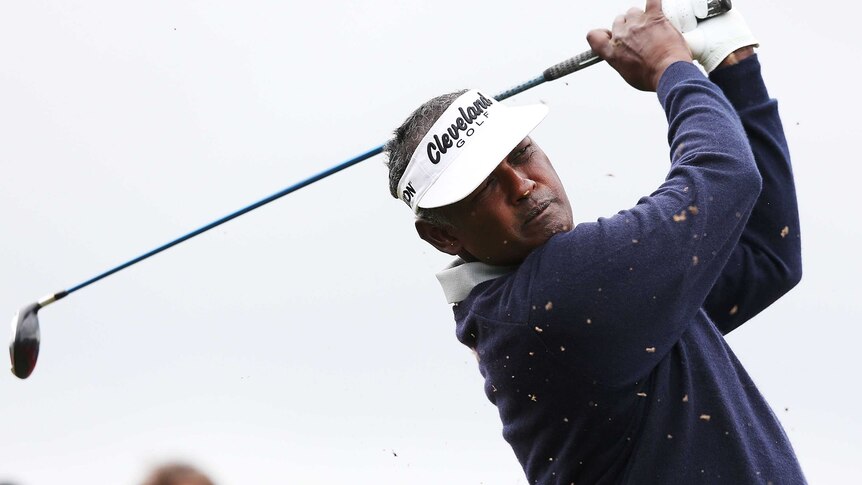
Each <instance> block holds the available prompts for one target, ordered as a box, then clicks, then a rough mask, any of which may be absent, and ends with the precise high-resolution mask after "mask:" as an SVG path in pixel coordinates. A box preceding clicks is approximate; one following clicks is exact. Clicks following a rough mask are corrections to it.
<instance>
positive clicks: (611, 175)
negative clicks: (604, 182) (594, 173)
mask: <svg viewBox="0 0 862 485" xmlns="http://www.w3.org/2000/svg"><path fill="white" fill-rule="evenodd" d="M613 176H614V174H612V173H609V174H605V177H613Z"/></svg>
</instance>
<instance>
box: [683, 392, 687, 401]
mask: <svg viewBox="0 0 862 485" xmlns="http://www.w3.org/2000/svg"><path fill="white" fill-rule="evenodd" d="M682 402H688V394H686V395H685V396H682Z"/></svg>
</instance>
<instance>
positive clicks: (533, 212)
mask: <svg viewBox="0 0 862 485" xmlns="http://www.w3.org/2000/svg"><path fill="white" fill-rule="evenodd" d="M553 202H554V199H545V200H543V201H541V202H539V203H538V204H536V206H535V207H533V208H532V209H530V211H529V212H527V216H526V217H525V218H524V225H525V226H526V225H527V224H529V223H530V222H531V221H532V220H533V219H535V218H537V217H539V216H540V215H541V214H542V213H543V212H545V209H547V208H548V207H550V205H551V204H552V203H553Z"/></svg>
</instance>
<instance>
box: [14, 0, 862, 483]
mask: <svg viewBox="0 0 862 485" xmlns="http://www.w3.org/2000/svg"><path fill="white" fill-rule="evenodd" d="M734 4H735V5H736V6H737V7H740V9H741V10H742V11H743V12H745V14H746V16H747V18H748V20H749V23H750V24H751V26H752V28H753V31H754V32H755V34H756V35H757V36H758V37H759V39H760V40H761V43H762V48H761V49H760V51H759V52H760V56H761V60H762V62H763V65H764V76H765V78H766V81H767V85H768V87H769V89H770V91H771V94H772V95H773V96H774V97H777V98H778V99H779V102H780V110H781V114H782V116H783V119H784V123H785V127H786V132H787V136H788V138H789V143H790V147H791V152H792V155H793V162H794V166H795V172H796V177H797V183H798V193H799V199H800V205H801V210H802V224H803V227H802V235H803V251H804V254H803V257H804V262H805V276H804V279H803V282H802V283H801V285H800V286H798V287H797V288H796V289H794V290H793V291H792V292H791V293H790V294H788V295H787V296H785V297H784V298H783V299H782V300H780V301H779V302H778V303H776V304H775V305H773V307H771V308H770V309H769V310H767V311H766V312H764V313H763V314H761V315H760V316H758V317H757V318H756V319H754V320H752V321H751V322H749V323H748V324H747V325H745V326H744V327H742V328H741V329H739V330H737V331H735V332H733V334H731V336H730V337H729V341H730V344H731V346H732V348H733V349H734V351H735V352H736V353H737V355H738V357H739V358H740V360H741V361H742V363H743V364H744V365H745V367H746V369H747V370H748V372H749V373H750V374H751V376H752V377H753V379H754V381H755V382H756V383H757V385H758V386H759V388H760V390H761V391H762V392H763V394H764V395H765V396H766V398H767V400H768V401H769V402H770V403H771V405H772V407H773V409H774V411H775V412H776V414H777V415H778V417H779V419H780V420H781V422H782V423H783V425H784V427H785V429H786V431H787V433H788V434H789V436H790V439H791V441H792V443H793V445H794V446H795V448H796V451H797V454H798V456H799V459H800V461H801V463H802V466H803V469H804V471H805V472H806V474H807V475H808V477H809V480H810V481H811V483H812V484H831V483H847V482H848V480H850V479H851V477H855V478H856V479H858V477H859V476H860V475H862V462H860V460H859V456H860V454H862V424H860V423H862V421H860V419H859V416H858V408H859V403H860V399H862V391H860V385H859V384H858V381H859V371H860V370H862V364H860V354H862V347H860V345H862V344H860V341H862V291H860V290H862V285H860V282H859V274H860V271H862V264H860V257H859V250H858V247H859V241H860V238H862V224H860V223H859V222H858V220H857V217H856V214H855V211H856V210H858V204H857V203H856V200H857V198H858V194H859V192H860V190H859V177H860V174H862V170H860V167H859V164H860V155H859V151H858V143H859V137H860V122H859V112H860V108H862V106H860V97H859V89H858V79H857V77H855V76H853V75H851V74H850V68H849V67H848V66H851V65H853V64H855V63H856V57H858V55H857V54H858V52H857V51H858V47H859V45H860V42H859V40H858V37H857V32H858V25H857V22H858V20H857V19H858V18H860V13H862V12H860V6H859V3H858V2H850V1H838V2H831V3H829V10H828V11H827V10H826V9H825V8H821V6H817V8H816V9H812V8H811V7H814V6H815V5H813V4H812V3H811V2H803V1H801V0H786V1H783V2H779V1H776V0H757V1H753V0H747V1H743V0H737V1H736V2H734ZM0 5H2V8H0V232H2V234H0V235H2V237H0V310H2V312H5V315H6V316H4V317H3V318H11V317H12V316H13V314H14V313H15V311H16V310H17V309H18V308H20V307H22V306H24V305H25V304H27V303H30V302H32V301H35V300H37V299H38V298H40V297H42V296H43V295H45V294H48V293H51V292H54V291H59V290H61V289H64V288H69V287H72V286H75V285H77V284H78V283H80V282H82V281H84V280H87V279H89V278H90V277H92V276H94V275H96V274H98V273H101V272H102V271H104V270H106V269H109V268H111V267H112V266H114V265H116V264H118V263H121V262H123V261H125V260H128V259H130V258H132V257H134V256H137V255H138V254H140V253H143V252H145V251H147V250H149V249H152V248H154V247H156V246H158V245H160V244H162V243H164V242H166V241H168V240H171V239H173V238H175V237H177V236H179V235H181V234H184V233H186V232H188V231H190V230H192V229H194V228H196V227H198V226H201V225H203V224H204V223H207V222H209V221H211V220H213V219H216V218H218V217H221V216H222V215H224V214H226V213H228V212H232V211H233V210H235V209H237V208H239V207H242V206H244V205H246V204H248V203H250V202H253V201H255V200H257V199H260V198H262V197H264V196H267V195H269V194H270V193H273V192H276V191H278V190H280V189H281V188H283V187H285V186H288V185H291V184H293V183H294V182H296V181H298V180H300V179H303V178H305V177H307V176H309V175H311V174H314V173H316V172H318V171H320V170H323V169H325V168H328V167H330V166H332V165H335V164H337V163H339V162H341V161H342V160H345V159H348V158H351V157H353V156H354V155H356V154H358V153H361V152H364V151H365V150H367V149H370V148H373V147H376V146H377V145H379V144H381V143H383V142H384V141H385V140H386V139H387V138H388V136H389V133H390V132H391V131H392V129H394V128H395V127H396V126H397V125H398V124H400V123H401V121H402V120H403V119H404V117H406V115H407V114H409V112H410V111H411V110H412V109H413V108H414V107H416V106H417V105H418V104H419V103H421V102H423V101H425V100H426V99H427V98H429V97H432V96H434V95H437V94H440V93H442V92H448V91H452V90H455V89H459V88H462V87H479V88H482V89H485V90H487V91H490V92H498V91H501V90H503V89H505V88H508V87H510V86H511V85H514V84H517V83H520V82H523V81H526V80H527V79H531V78H533V77H535V76H536V75H538V74H540V73H541V71H542V70H543V69H544V68H545V67H547V66H549V65H551V64H554V63H556V62H559V61H561V60H563V59H565V58H567V57H569V56H572V55H574V54H577V53H579V52H581V51H583V50H585V49H586V48H587V44H586V41H585V40H584V37H585V35H586V33H587V31H588V30H590V29H591V28H594V27H604V26H609V25H610V23H611V22H612V20H613V18H614V16H616V15H617V14H619V13H622V12H624V11H625V10H626V9H627V8H628V7H629V6H631V3H630V2H629V1H628V0H604V1H601V2H599V1H594V2H572V1H569V2H550V1H536V2H512V1H496V2H462V1H453V0H437V1H434V2H422V3H416V2H404V1H391V0H367V1H364V2H345V1H334V2H301V3H300V2H292V1H287V2H285V1H281V2H278V1H263V0H249V1H245V2H227V1H208V2H204V1H197V2H191V1H189V2H178V1H162V0H154V1H149V2H122V1H116V0H113V1H102V0H98V1H97V0H88V1H78V0H65V1H52V2H45V1H35V0H33V1H28V2H13V1H11V0H0ZM536 102H545V103H547V104H548V105H549V106H550V107H551V114H550V115H549V117H548V118H547V119H546V120H545V122H544V123H543V124H542V125H541V126H540V127H539V128H538V129H537V130H536V132H535V133H534V138H535V140H536V141H537V142H538V143H539V144H541V146H542V147H543V148H544V150H545V152H546V153H548V155H549V156H550V158H551V160H552V161H554V163H555V165H556V167H557V170H558V172H559V173H560V175H561V177H562V178H563V180H564V182H565V183H566V187H567V190H568V193H569V197H570V199H571V200H572V203H573V206H574V209H575V215H576V218H577V219H578V220H580V221H591V220H595V219H596V218H597V217H599V216H607V215H609V214H613V213H615V212H616V211H617V210H619V209H625V208H629V207H631V206H633V205H634V204H635V202H636V201H637V199H638V198H639V197H640V196H642V195H646V194H647V193H649V192H651V191H652V189H654V188H655V187H657V186H658V185H659V184H660V183H661V181H662V180H663V178H664V176H665V174H666V170H667V167H668V161H667V160H668V155H667V141H666V123H665V119H664V114H663V112H662V110H661V108H660V106H659V104H658V102H657V100H656V98H655V95H653V94H648V93H640V92H636V91H634V90H632V89H630V88H629V87H628V86H627V85H626V84H625V83H624V82H623V81H622V80H621V79H620V78H619V77H618V76H617V75H616V74H615V73H614V72H613V71H612V70H611V69H610V68H609V67H608V66H607V65H604V64H601V65H598V66H595V67H592V68H590V69H588V70H586V71H583V72H580V73H577V74H574V75H572V76H569V77H568V78H565V79H563V80H560V81H556V82H554V83H552V84H548V85H544V86H540V87H538V88H534V89H533V90H531V91H529V92H527V93H524V94H522V95H520V96H518V97H516V98H513V99H512V100H511V103H512V104H527V103H536ZM382 163H383V161H382V158H380V157H377V158H374V159H372V160H369V161H366V162H364V163H363V164H361V165H359V166H356V167H354V168H351V169H349V170H348V171H346V172H343V173H340V174H338V175H335V176H333V177H330V178H329V179H326V180H325V181H321V182H318V183H316V184H314V185H312V186H310V187H308V188H305V189H303V190H301V191H299V192H297V193H295V194H292V195H290V196H288V197H286V198H285V199H282V200H280V201H278V202H276V203H274V204H272V205H270V206H267V207H265V208H262V209H259V210H257V211H255V212H253V213H251V214H248V215H246V216H244V217H242V218H240V219H238V220H236V221H233V222H231V223H229V224H228V225H225V226H222V227H221V228H219V229H217V230H215V231H213V232H211V233H208V234H206V235H204V236H201V237H198V238H196V239H194V240H192V241H190V242H187V243H184V244H183V245H181V246H178V247H176V248H174V249H172V250H170V251H169V252H166V253H164V254H161V255H159V256H157V257H155V258H153V259H151V260H148V261H146V262H144V263H141V264H139V265H137V266H135V267H133V268H131V269H128V270H126V271H124V272H122V273H119V274H117V275H115V276H112V277H110V278H109V279H106V280H104V281H102V282H99V283H97V284H95V285H93V286H91V287H88V288H86V289H84V290H81V291H80V292H79V293H75V294H74V295H72V296H70V297H69V298H68V299H66V300H63V301H61V302H59V303H57V304H56V305H54V306H51V307H49V308H46V309H44V310H43V311H42V312H41V313H40V318H41V321H42V339H43V345H42V354H41V357H40V360H39V365H38V366H37V368H36V371H35V373H34V374H33V376H32V377H31V378H30V379H28V380H26V381H20V380H18V379H17V378H15V377H13V376H12V375H11V374H6V375H5V376H3V375H2V374H0V481H2V480H3V479H8V480H14V481H15V483H16V484H19V485H53V484H57V483H65V484H92V483H104V484H137V483H138V482H139V481H140V480H141V478H142V477H143V475H144V473H145V471H146V470H147V469H148V467H149V466H150V465H152V464H153V463H155V462H158V461H161V460H164V459H175V458H180V459H187V460H189V461H191V462H193V463H195V464H197V465H199V466H201V467H202V468H203V469H205V470H206V471H207V472H209V473H211V474H212V476H213V477H214V478H215V479H216V480H217V481H218V482H219V483H220V484H244V483H257V484H283V483H301V484H333V483H359V484H379V483H410V484H440V483H447V484H457V485H460V484H503V485H516V484H525V483H526V481H525V479H524V478H523V472H522V471H521V468H520V466H519V465H518V463H517V461H516V459H515V458H514V455H513V454H512V451H511V449H510V448H509V446H508V445H507V444H506V443H505V442H504V440H503V439H502V437H501V425H500V422H499V418H498V416H497V412H496V409H495V408H494V407H493V406H492V405H491V404H490V403H489V402H488V401H487V400H486V398H485V396H484V393H483V390H482V380H481V376H480V375H479V372H478V370H477V366H476V363H475V360H474V359H473V357H472V355H471V354H470V352H469V350H468V349H466V348H465V347H463V346H462V345H461V344H460V343H458V342H457V340H456V339H455V335H454V322H453V319H452V314H451V310H450V309H449V307H448V306H447V305H446V304H445V300H444V299H443V295H442V291H441V290H440V288H439V286H438V284H437V282H436V280H435V278H434V273H435V272H436V271H437V270H438V269H440V268H442V267H443V266H444V265H445V264H446V263H447V262H448V257H447V256H444V255H442V254H439V253H436V252H435V251H434V250H433V249H432V248H431V247H430V246H427V245H426V244H425V243H423V242H422V241H420V240H419V239H418V237H416V236H415V234H414V232H413V228H412V224H411V217H412V216H411V214H410V212H409V210H408V209H407V208H406V207H405V206H404V204H402V203H400V202H398V201H396V200H395V199H392V198H391V197H390V196H389V195H388V191H387V180H386V178H387V173H386V171H385V169H384V167H383V165H382ZM0 314H2V313H0ZM4 365H5V364H4Z"/></svg>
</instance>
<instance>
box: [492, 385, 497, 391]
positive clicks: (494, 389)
mask: <svg viewBox="0 0 862 485" xmlns="http://www.w3.org/2000/svg"><path fill="white" fill-rule="evenodd" d="M491 392H497V388H496V387H495V386H494V385H493V384H491Z"/></svg>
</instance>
